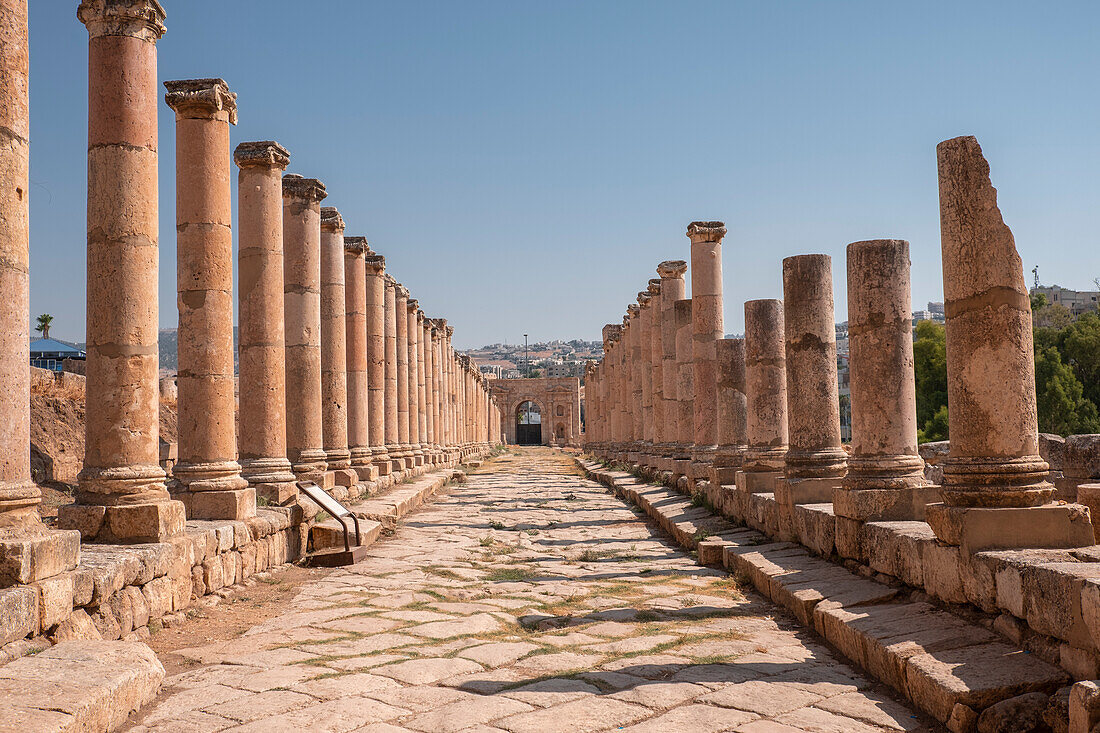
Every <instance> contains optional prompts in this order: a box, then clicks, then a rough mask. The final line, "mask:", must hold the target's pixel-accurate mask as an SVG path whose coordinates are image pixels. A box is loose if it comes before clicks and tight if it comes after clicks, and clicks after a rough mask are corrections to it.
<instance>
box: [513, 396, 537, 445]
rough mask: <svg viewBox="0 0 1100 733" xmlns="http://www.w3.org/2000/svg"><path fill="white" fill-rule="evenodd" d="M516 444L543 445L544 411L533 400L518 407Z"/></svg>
mask: <svg viewBox="0 0 1100 733" xmlns="http://www.w3.org/2000/svg"><path fill="white" fill-rule="evenodd" d="M516 444H517V445H542V412H541V411H540V410H539V406H538V405H536V404H535V403H534V402H532V401H531V400H527V401H525V402H521V403H520V405H519V407H517V408H516Z"/></svg>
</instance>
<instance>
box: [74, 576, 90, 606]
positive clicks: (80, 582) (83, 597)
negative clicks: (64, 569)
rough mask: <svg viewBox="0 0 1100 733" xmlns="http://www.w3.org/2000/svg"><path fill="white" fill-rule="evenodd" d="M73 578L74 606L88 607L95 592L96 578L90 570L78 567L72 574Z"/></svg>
mask: <svg viewBox="0 0 1100 733" xmlns="http://www.w3.org/2000/svg"><path fill="white" fill-rule="evenodd" d="M72 578H73V606H77V607H79V606H87V605H88V604H89V603H91V602H92V593H93V592H94V591H95V578H94V576H93V573H92V571H91V569H90V568H81V567H77V569H76V570H74V571H73V572H72Z"/></svg>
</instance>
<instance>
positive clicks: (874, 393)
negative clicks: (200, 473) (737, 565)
mask: <svg viewBox="0 0 1100 733" xmlns="http://www.w3.org/2000/svg"><path fill="white" fill-rule="evenodd" d="M911 298H912V296H911V293H910V285H909V243H908V242H906V241H904V240H900V239H880V240H874V241H869V242H854V243H852V244H850V245H848V336H849V349H850V355H851V356H850V360H849V370H850V372H849V373H850V375H851V386H852V452H851V456H850V457H849V459H848V474H847V476H845V478H844V483H843V485H842V487H841V488H839V489H837V490H836V491H835V492H834V494H833V511H834V512H835V513H836V515H837V516H841V517H847V518H849V519H856V520H861V521H895V520H921V519H924V507H925V505H927V504H928V503H929V502H933V501H938V500H939V493H938V489H937V488H936V487H933V486H931V485H930V483H929V482H928V481H927V480H926V479H925V478H924V461H923V460H922V459H921V457H920V456H919V455H918V454H917V401H916V384H915V379H914V373H913V314H912V310H911V308H910V303H911V302H912V299H911Z"/></svg>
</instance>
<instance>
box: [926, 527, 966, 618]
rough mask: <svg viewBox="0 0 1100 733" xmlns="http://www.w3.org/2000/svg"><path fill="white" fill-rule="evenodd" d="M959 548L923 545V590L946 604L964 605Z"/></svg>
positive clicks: (931, 543)
mask: <svg viewBox="0 0 1100 733" xmlns="http://www.w3.org/2000/svg"><path fill="white" fill-rule="evenodd" d="M960 562H961V558H960V556H959V548H957V547H954V546H952V545H944V544H941V543H939V542H935V541H933V542H928V543H926V544H924V545H923V552H922V554H921V564H922V567H923V569H924V590H925V592H927V593H928V595H930V596H932V597H933V598H938V599H939V600H941V601H944V602H946V603H966V601H967V597H966V589H965V588H964V587H963V581H962V569H961V567H960Z"/></svg>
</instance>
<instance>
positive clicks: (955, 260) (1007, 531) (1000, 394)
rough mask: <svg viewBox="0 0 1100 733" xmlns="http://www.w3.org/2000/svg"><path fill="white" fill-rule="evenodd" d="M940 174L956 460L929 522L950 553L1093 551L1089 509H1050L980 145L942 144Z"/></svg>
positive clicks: (1005, 238) (1025, 358)
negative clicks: (957, 549) (953, 547)
mask: <svg viewBox="0 0 1100 733" xmlns="http://www.w3.org/2000/svg"><path fill="white" fill-rule="evenodd" d="M936 152H937V157H938V163H939V186H940V237H941V244H942V249H943V253H942V261H943V292H944V301H945V311H946V314H947V324H946V328H947V390H948V401H949V404H950V406H951V410H950V418H949V419H950V426H949V427H950V433H951V452H950V454H949V455H948V457H947V459H946V460H945V461H944V464H943V489H942V496H943V499H944V504H943V505H939V504H931V505H929V506H928V509H927V520H928V523H929V524H930V525H931V526H932V529H933V531H935V532H936V535H937V537H939V538H940V539H941V540H943V541H944V542H947V543H949V544H960V545H962V546H963V547H964V548H965V549H967V550H970V551H974V550H978V549H984V548H987V547H1001V548H1011V547H1033V548H1034V547H1067V546H1080V545H1091V544H1092V543H1093V538H1092V532H1091V529H1089V531H1087V532H1086V531H1084V529H1082V527H1087V525H1088V522H1087V521H1083V518H1084V519H1087V509H1085V508H1084V507H1081V506H1080V505H1074V504H1068V505H1066V504H1062V505H1058V504H1050V503H1049V502H1050V501H1051V497H1052V494H1053V493H1054V487H1053V486H1052V485H1051V484H1050V483H1049V482H1048V481H1047V476H1048V467H1047V464H1046V462H1045V461H1044V460H1043V459H1042V458H1040V456H1039V435H1038V426H1037V417H1036V402H1035V362H1034V354H1033V346H1032V333H1031V303H1030V300H1029V298H1028V290H1027V286H1026V285H1025V283H1024V277H1023V266H1022V263H1021V261H1020V257H1019V255H1018V254H1017V252H1016V244H1015V241H1014V240H1013V237H1012V232H1010V231H1009V229H1008V227H1007V226H1005V224H1004V221H1003V220H1002V219H1001V213H1000V210H999V209H998V208H997V191H996V189H994V188H993V185H992V183H991V182H990V180H989V164H988V163H987V162H986V160H985V158H984V157H983V156H982V151H981V147H980V146H979V145H978V141H977V140H975V139H974V138H973V137H959V138H954V139H952V140H946V141H944V142H942V143H940V144H939V146H938V147H937V149H936Z"/></svg>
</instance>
